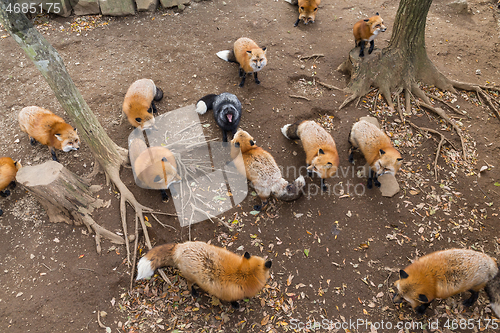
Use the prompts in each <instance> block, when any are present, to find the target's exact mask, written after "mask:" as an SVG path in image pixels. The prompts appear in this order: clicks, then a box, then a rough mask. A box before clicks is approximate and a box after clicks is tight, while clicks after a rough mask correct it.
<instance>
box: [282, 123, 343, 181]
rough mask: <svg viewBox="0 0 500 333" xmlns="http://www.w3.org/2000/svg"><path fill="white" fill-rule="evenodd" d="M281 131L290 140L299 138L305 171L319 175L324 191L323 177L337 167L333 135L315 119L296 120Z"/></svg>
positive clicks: (337, 157)
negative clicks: (304, 158) (304, 153)
mask: <svg viewBox="0 0 500 333" xmlns="http://www.w3.org/2000/svg"><path fill="white" fill-rule="evenodd" d="M281 133H283V135H284V136H285V137H286V138H287V139H291V140H301V141H302V146H303V147H304V151H305V152H306V164H307V171H308V173H309V175H310V176H312V173H313V172H314V173H316V174H317V175H318V176H320V177H321V188H322V189H323V190H324V191H326V190H327V187H326V185H325V183H324V179H325V178H330V177H333V176H334V175H335V174H336V173H337V169H338V167H339V164H340V161H339V154H338V153H337V147H336V145H335V141H334V140H333V137H332V136H331V135H330V134H329V133H328V132H327V131H325V129H324V128H323V127H322V126H321V125H319V124H318V123H316V122H315V121H311V120H305V121H297V122H295V123H294V124H288V125H285V126H283V128H281Z"/></svg>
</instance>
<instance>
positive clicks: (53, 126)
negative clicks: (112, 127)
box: [18, 106, 80, 161]
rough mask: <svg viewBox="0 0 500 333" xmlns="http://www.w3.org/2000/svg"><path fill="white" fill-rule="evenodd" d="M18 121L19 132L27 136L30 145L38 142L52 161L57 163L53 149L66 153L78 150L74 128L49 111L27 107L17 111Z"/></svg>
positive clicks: (78, 143) (78, 142) (78, 144)
mask: <svg viewBox="0 0 500 333" xmlns="http://www.w3.org/2000/svg"><path fill="white" fill-rule="evenodd" d="M18 120H19V126H20V127H21V131H23V132H25V133H27V134H28V136H29V138H30V141H31V144H32V145H34V144H35V142H36V141H38V142H40V143H41V144H43V145H46V146H48V147H49V151H50V153H51V154H52V159H53V160H54V161H57V156H56V151H55V149H60V150H62V151H64V152H65V153H67V152H69V151H71V150H78V149H79V148H80V138H79V137H78V134H77V133H76V128H73V127H72V126H71V125H69V124H67V123H66V122H65V121H64V120H63V119H62V118H61V117H59V116H56V115H55V114H53V113H52V112H50V111H49V110H46V109H44V108H41V107H38V106H28V107H25V108H24V109H22V110H21V111H19V115H18Z"/></svg>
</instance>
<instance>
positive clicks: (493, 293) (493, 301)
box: [484, 266, 500, 318]
mask: <svg viewBox="0 0 500 333" xmlns="http://www.w3.org/2000/svg"><path fill="white" fill-rule="evenodd" d="M484 290H485V291H486V293H487V294H488V297H489V298H490V306H491V309H492V310H493V312H495V314H496V315H497V317H498V318H500V266H499V271H498V273H497V275H496V276H495V277H494V278H493V279H491V281H490V282H488V284H487V285H486V288H485V289H484Z"/></svg>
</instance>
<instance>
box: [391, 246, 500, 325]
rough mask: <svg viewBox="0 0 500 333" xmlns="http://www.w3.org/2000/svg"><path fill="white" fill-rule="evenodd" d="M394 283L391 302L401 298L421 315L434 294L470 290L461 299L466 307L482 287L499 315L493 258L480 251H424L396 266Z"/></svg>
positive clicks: (498, 278)
mask: <svg viewBox="0 0 500 333" xmlns="http://www.w3.org/2000/svg"><path fill="white" fill-rule="evenodd" d="M394 285H395V287H396V288H397V290H398V293H397V294H396V295H395V296H394V299H393V300H394V302H395V303H401V302H402V301H403V299H405V300H406V301H408V302H409V303H410V304H411V306H412V307H413V309H414V310H415V311H416V312H417V313H418V314H421V315H422V314H424V313H425V310H426V309H427V307H428V306H429V304H430V303H431V302H432V301H433V300H434V299H435V298H442V299H444V298H448V297H450V296H453V295H456V294H458V293H461V292H465V291H469V292H470V293H471V295H470V297H469V298H468V299H466V300H465V301H464V302H463V304H464V305H465V306H467V307H469V306H471V305H472V304H474V302H475V301H476V300H477V298H478V295H479V291H480V290H481V289H483V288H484V287H486V288H485V290H486V293H487V294H488V296H489V298H490V302H491V304H490V306H491V308H492V309H493V311H494V312H495V314H496V315H497V316H498V317H499V318H500V274H499V268H498V265H497V262H496V260H495V259H493V258H491V257H490V256H488V255H486V254H484V253H481V252H477V251H473V250H466V249H450V250H444V251H437V252H434V253H431V254H428V255H426V256H423V257H421V258H419V259H417V260H416V261H414V262H413V263H412V264H411V265H410V266H408V267H406V268H405V269H404V270H400V271H399V280H398V281H396V282H395V283H394Z"/></svg>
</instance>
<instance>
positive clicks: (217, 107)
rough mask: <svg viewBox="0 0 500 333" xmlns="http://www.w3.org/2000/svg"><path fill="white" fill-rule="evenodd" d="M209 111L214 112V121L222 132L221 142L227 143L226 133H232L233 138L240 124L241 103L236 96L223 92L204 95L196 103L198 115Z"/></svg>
mask: <svg viewBox="0 0 500 333" xmlns="http://www.w3.org/2000/svg"><path fill="white" fill-rule="evenodd" d="M210 109H212V110H213V111H214V118H215V121H216V122H217V125H219V127H220V129H221V130H222V141H223V142H227V134H226V132H232V133H233V136H234V135H235V133H236V130H237V129H238V125H239V124H240V119H241V102H240V101H239V100H238V97H236V95H233V94H230V93H227V92H225V93H222V94H220V95H215V94H210V95H206V96H204V97H202V98H201V99H200V100H199V101H198V103H196V112H197V113H198V114H205V113H206V112H207V110H210Z"/></svg>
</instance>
